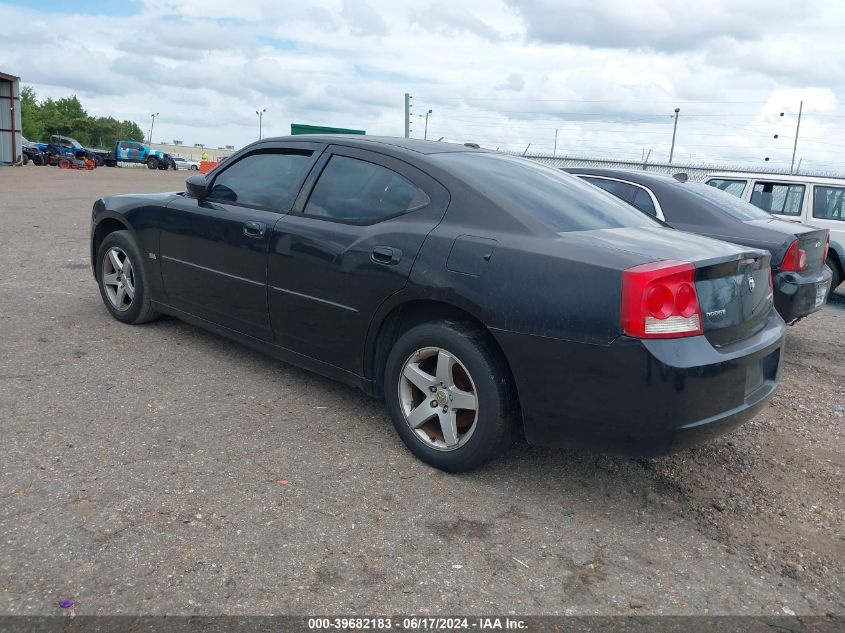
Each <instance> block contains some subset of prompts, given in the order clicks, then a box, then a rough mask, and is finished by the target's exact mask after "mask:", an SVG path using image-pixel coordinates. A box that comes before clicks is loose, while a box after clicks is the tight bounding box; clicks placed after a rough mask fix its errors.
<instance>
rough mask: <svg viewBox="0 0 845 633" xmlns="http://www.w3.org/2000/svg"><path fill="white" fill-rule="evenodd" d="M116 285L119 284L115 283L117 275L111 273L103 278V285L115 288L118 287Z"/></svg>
mask: <svg viewBox="0 0 845 633" xmlns="http://www.w3.org/2000/svg"><path fill="white" fill-rule="evenodd" d="M118 283H119V282H118V281H117V273H112V274H110V275H105V276H104V277H103V285H106V286H116V285H118Z"/></svg>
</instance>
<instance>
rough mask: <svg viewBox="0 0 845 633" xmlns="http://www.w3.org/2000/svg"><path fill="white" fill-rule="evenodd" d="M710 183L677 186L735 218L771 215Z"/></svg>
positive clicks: (766, 216) (767, 218)
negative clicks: (715, 187)
mask: <svg viewBox="0 0 845 633" xmlns="http://www.w3.org/2000/svg"><path fill="white" fill-rule="evenodd" d="M709 184H710V183H707V184H706V185H702V184H701V183H700V182H686V183H683V184H681V183H678V184H677V185H675V186H677V187H679V188H681V189H683V190H684V191H686V192H688V193H691V194H694V195H696V196H698V197H699V198H703V199H704V200H706V201H707V202H709V203H710V204H711V205H712V206H711V208H713V209H716V210H718V211H719V212H721V213H726V214H727V215H730V216H732V217H734V218H736V219H737V220H742V221H743V222H744V221H745V220H771V219H772V216H771V215H769V214H768V213H766V212H765V211H762V210H760V209H758V208H757V207H755V206H754V205H751V204H748V203H747V202H745V201H743V200H740V199H739V198H737V197H736V196H732V195H730V194H729V193H727V192H726V191H720V190H718V189H714V188H713V187H710V186H709Z"/></svg>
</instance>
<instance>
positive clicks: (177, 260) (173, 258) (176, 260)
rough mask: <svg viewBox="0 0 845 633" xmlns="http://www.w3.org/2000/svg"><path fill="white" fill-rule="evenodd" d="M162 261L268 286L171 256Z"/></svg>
mask: <svg viewBox="0 0 845 633" xmlns="http://www.w3.org/2000/svg"><path fill="white" fill-rule="evenodd" d="M161 258H162V259H169V260H170V261H172V262H176V263H177V264H184V265H185V266H191V267H193V268H199V269H200V270H205V271H206V272H210V273H215V274H217V275H223V276H224V277H229V278H231V279H237V280H238V281H245V282H246V283H248V284H255V285H256V286H264V285H266V284H265V283H264V282H263V281H253V280H252V279H247V278H246V277H238V275H232V274H229V273H224V272H223V271H222V270H215V269H214V268H206V267H205V266H200V265H199V264H193V263H191V262H186V261H184V260H182V259H176V258H175V257H170V256H169V255H162V256H161Z"/></svg>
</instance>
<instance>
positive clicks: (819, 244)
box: [816, 240, 822, 248]
mask: <svg viewBox="0 0 845 633" xmlns="http://www.w3.org/2000/svg"><path fill="white" fill-rule="evenodd" d="M821 245H822V243H821V242H819V241H818V240H816V248H818V247H819V246H821Z"/></svg>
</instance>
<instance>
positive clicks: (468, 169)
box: [438, 152, 663, 232]
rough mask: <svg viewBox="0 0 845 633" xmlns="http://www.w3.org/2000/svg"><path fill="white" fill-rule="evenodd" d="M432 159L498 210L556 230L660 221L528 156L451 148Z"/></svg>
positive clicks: (657, 223) (634, 224)
mask: <svg viewBox="0 0 845 633" xmlns="http://www.w3.org/2000/svg"><path fill="white" fill-rule="evenodd" d="M438 160H439V161H441V162H442V163H443V165H444V167H446V168H447V169H449V170H450V171H452V172H453V173H455V174H456V175H458V176H460V177H462V178H464V179H465V180H466V181H467V183H468V184H470V185H472V186H474V187H475V188H476V189H478V190H479V191H480V192H482V193H483V194H484V195H486V196H487V197H489V198H490V199H491V200H492V201H494V202H495V203H497V204H499V205H500V206H502V207H503V208H504V209H506V210H508V211H516V212H519V213H522V214H526V215H529V216H531V217H532V218H534V219H535V220H537V221H539V222H541V223H543V224H544V225H546V226H548V227H549V228H551V229H552V230H554V231H556V232H567V231H590V230H593V229H616V228H622V227H642V226H663V225H661V224H660V223H659V222H657V221H656V220H652V219H651V218H649V217H648V216H646V215H645V214H643V213H641V212H640V211H639V210H638V209H635V208H634V207H632V206H631V205H629V204H626V203H624V202H622V201H621V200H619V199H618V198H617V197H616V196H614V195H612V194H609V193H607V192H606V191H603V190H601V189H599V188H598V187H594V186H593V185H591V184H589V183H586V182H583V181H582V180H580V179H578V178H575V177H574V176H570V175H569V174H566V173H564V172H562V171H560V170H559V169H553V168H551V167H546V166H545V165H541V164H540V163H536V162H533V161H530V160H528V159H524V158H516V157H513V156H505V155H502V154H493V153H489V154H485V153H475V152H454V153H444V154H439V155H438Z"/></svg>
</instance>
